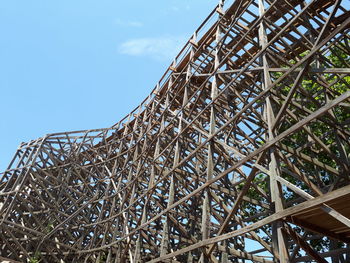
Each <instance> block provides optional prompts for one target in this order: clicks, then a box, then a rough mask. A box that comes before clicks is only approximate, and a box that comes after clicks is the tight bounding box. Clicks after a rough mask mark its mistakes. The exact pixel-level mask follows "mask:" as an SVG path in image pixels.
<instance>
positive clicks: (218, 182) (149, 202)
mask: <svg viewBox="0 0 350 263" xmlns="http://www.w3.org/2000/svg"><path fill="white" fill-rule="evenodd" d="M349 6H350V3H349V1H348V0H346V1H337V0H334V1H333V0H313V1H311V0H307V1H297V0H278V1H272V0H236V1H230V3H228V2H227V3H223V2H220V3H219V5H218V6H216V7H215V8H214V10H213V11H212V12H211V14H210V15H209V17H208V18H207V19H206V20H205V21H204V22H203V24H202V25H201V26H200V28H199V29H198V30H197V31H196V32H195V33H194V35H193V36H192V37H191V38H190V40H189V41H188V42H187V44H186V45H185V46H184V48H183V50H182V51H181V52H180V54H179V55H178V56H177V57H176V59H175V60H174V62H173V63H172V64H171V66H170V67H169V69H168V70H167V71H166V72H165V74H164V76H163V77H162V79H161V80H160V81H159V83H158V84H157V85H156V87H155V89H154V90H153V91H152V92H151V94H150V95H149V97H147V98H146V100H145V101H143V102H142V103H141V104H140V106H138V107H137V108H136V109H135V110H134V111H132V112H131V113H130V114H129V115H128V116H126V117H125V118H124V119H123V120H121V121H120V122H119V123H117V124H116V125H114V126H112V127H111V128H108V129H97V130H88V131H78V132H65V133H57V134H50V135H47V136H45V137H43V138H39V139H37V140H34V141H31V142H29V143H24V144H22V145H20V147H19V148H18V150H17V153H16V155H15V157H14V159H13V161H12V162H11V164H10V165H9V168H8V170H6V171H5V172H4V173H2V174H0V233H1V234H0V255H1V257H0V258H1V259H3V260H5V258H7V259H8V260H11V262H27V261H28V262H39V261H40V262H133V263H136V262H223V263H225V262H306V261H316V262H327V261H326V258H327V257H328V259H332V262H334V263H335V262H338V263H340V262H349V261H350V258H349V253H350V249H349V247H348V246H347V245H346V244H347V243H349V240H350V220H349V218H348V217H349V216H350V211H349V208H348V207H349V206H348V202H349V201H350V188H349V184H350V182H349V175H350V160H349V158H350V156H349V153H350V144H349V142H350V138H349V137H350V127H349V125H350V99H349V98H350V75H349V74H350V40H349V28H350V12H349Z"/></svg>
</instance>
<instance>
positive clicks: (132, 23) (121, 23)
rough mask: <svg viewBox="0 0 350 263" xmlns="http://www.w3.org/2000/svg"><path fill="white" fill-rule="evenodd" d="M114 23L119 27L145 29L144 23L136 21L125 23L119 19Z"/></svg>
mask: <svg viewBox="0 0 350 263" xmlns="http://www.w3.org/2000/svg"><path fill="white" fill-rule="evenodd" d="M114 23H115V24H116V25H117V26H121V27H143V23H142V22H140V21H136V20H128V21H124V20H121V19H119V18H118V19H116V20H115V21H114Z"/></svg>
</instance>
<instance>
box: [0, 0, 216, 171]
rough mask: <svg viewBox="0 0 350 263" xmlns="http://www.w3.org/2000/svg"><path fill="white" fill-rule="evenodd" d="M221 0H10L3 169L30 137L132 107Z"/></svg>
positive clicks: (111, 117) (0, 44)
mask: <svg viewBox="0 0 350 263" xmlns="http://www.w3.org/2000/svg"><path fill="white" fill-rule="evenodd" d="M217 3H218V0H206V1H203V0H167V1H164V0H152V1H140V0H137V1H121V0H60V1H58V0H56V1H47V0H31V1H28V0H3V1H1V5H0V34H1V40H0V99H1V103H0V113H1V117H0V171H3V170H4V169H6V167H7V165H8V163H9V161H10V160H11V158H12V156H13V154H14V153H15V151H16V149H17V147H18V145H19V144H20V142H23V141H24V142H25V141H29V140H31V139H36V138H38V137H41V136H43V135H45V134H47V133H53V132H61V131H71V130H82V129H93V128H104V127H109V126H111V125H113V124H114V123H116V122H117V121H118V120H119V119H121V118H122V117H124V116H125V115H126V114H127V113H128V112H129V111H131V110H132V109H133V108H134V107H135V106H137V105H138V104H139V103H140V102H141V101H142V100H143V99H144V98H145V97H146V96H147V95H148V94H149V92H150V91H151V90H152V89H153V87H154V86H155V84H156V83H157V81H158V80H159V79H160V77H161V75H162V74H163V72H164V71H165V69H166V68H167V67H168V66H169V64H170V62H171V60H172V58H173V57H174V56H175V55H176V53H177V51H178V50H179V49H180V48H181V46H182V45H183V44H184V42H185V41H186V40H187V39H188V38H189V37H190V36H191V35H192V33H193V32H194V31H195V29H196V28H197V27H198V26H199V25H200V24H201V22H202V20H203V19H204V18H206V16H207V15H208V14H209V12H210V11H211V10H212V9H213V8H214V6H215V5H216V4H217Z"/></svg>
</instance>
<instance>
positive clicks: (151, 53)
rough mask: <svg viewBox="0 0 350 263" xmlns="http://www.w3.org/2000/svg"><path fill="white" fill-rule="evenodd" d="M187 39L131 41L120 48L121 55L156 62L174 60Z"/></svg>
mask: <svg viewBox="0 0 350 263" xmlns="http://www.w3.org/2000/svg"><path fill="white" fill-rule="evenodd" d="M185 41H186V38H185V37H182V36H181V37H174V36H163V37H154V38H135V39H130V40H128V41H126V42H124V43H122V44H121V45H120V46H119V52H120V53H121V54H125V55H130V56H148V57H151V58H153V59H156V60H170V59H172V58H174V57H175V56H176V55H177V53H178V52H179V51H180V50H181V48H182V46H183V45H184V44H185Z"/></svg>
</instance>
